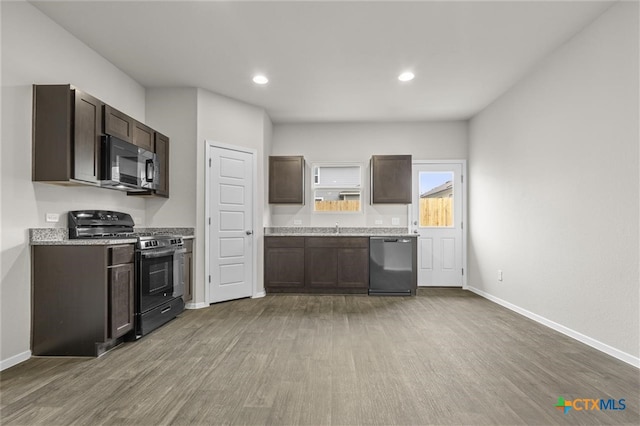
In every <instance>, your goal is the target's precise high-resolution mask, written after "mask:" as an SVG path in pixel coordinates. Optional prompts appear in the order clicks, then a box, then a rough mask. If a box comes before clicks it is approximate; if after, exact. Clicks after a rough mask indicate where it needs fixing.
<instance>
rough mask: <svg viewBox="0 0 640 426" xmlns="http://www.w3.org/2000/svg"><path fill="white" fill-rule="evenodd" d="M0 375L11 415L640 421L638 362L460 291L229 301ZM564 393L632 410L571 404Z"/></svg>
mask: <svg viewBox="0 0 640 426" xmlns="http://www.w3.org/2000/svg"><path fill="white" fill-rule="evenodd" d="M0 386H1V387H0V391H1V404H0V410H1V411H0V416H1V417H0V420H1V423H2V424H5V425H31V424H44V425H71V424H74V425H98V424H105V425H116V424H120V425H137V424H140V425H162V424H176V425H216V424H246V425H263V424H268V425H352V424H353V425H356V424H366V425H426V424H438V425H446V424H472V425H478V424H504V425H512V424H638V423H639V422H640V413H639V411H638V407H639V402H640V401H639V399H640V377H639V371H638V370H637V369H636V368H634V367H632V366H629V365H627V364H625V363H623V362H621V361H618V360H616V359H614V358H611V357H609V356H607V355H605V354H603V353H601V352H598V351H596V350H595V349H592V348H590V347H587V346H585V345H583V344H581V343H579V342H576V341H574V340H572V339H570V338H568V337H565V336H563V335H561V334H558V333H556V332H554V331H552V330H550V329H548V328H546V327H543V326H541V325H538V324H537V323H534V322H532V321H530V320H528V319H527V318H524V317H522V316H519V315H518V314H515V313H513V312H511V311H509V310H506V309H504V308H502V307H500V306H498V305H496V304H493V303H491V302H489V301H487V300H485V299H483V298H481V297H478V296H476V295H474V294H472V293H470V292H466V291H462V290H459V289H421V290H420V291H419V295H418V296H417V297H413V298H401V297H396V298H394V297H367V296H312V295H300V296H297V295H277V296H267V297H265V298H262V299H256V300H250V299H244V300H237V301H233V302H226V303H221V304H217V305H212V306H211V307H209V308H206V309H200V310H193V311H186V312H185V313H184V314H182V315H181V316H180V318H178V319H176V320H174V321H172V322H170V323H169V324H167V325H166V326H165V327H163V328H161V329H159V330H156V331H155V332H153V333H152V334H150V335H149V336H147V337H145V338H143V339H141V340H139V341H138V342H134V343H126V344H124V345H122V346H120V347H118V348H116V349H115V350H113V351H111V352H109V353H108V354H106V355H105V356H103V357H101V358H98V359H86V358H32V359H30V360H29V361H27V362H24V363H22V364H20V365H17V366H15V367H13V368H10V369H8V370H5V371H3V372H2V375H1V379H0ZM560 396H562V397H564V398H565V399H567V400H572V399H576V398H589V399H597V398H605V399H608V398H613V399H616V400H618V399H621V398H624V399H625V400H626V409H625V410H622V411H611V410H606V411H604V410H603V411H576V410H571V411H569V412H568V413H567V414H563V413H562V412H561V411H558V410H556V409H555V408H554V405H555V404H556V402H557V399H558V397H560Z"/></svg>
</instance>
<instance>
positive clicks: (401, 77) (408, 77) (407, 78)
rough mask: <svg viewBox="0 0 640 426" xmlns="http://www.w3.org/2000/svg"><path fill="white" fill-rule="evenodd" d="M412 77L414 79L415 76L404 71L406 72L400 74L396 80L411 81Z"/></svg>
mask: <svg viewBox="0 0 640 426" xmlns="http://www.w3.org/2000/svg"><path fill="white" fill-rule="evenodd" d="M413 77H415V75H413V73H412V72H411V71H406V72H403V73H402V74H400V75H399V76H398V80H400V81H411V80H413Z"/></svg>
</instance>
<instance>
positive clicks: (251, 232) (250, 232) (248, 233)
mask: <svg viewBox="0 0 640 426" xmlns="http://www.w3.org/2000/svg"><path fill="white" fill-rule="evenodd" d="M245 233H246V234H247V235H251V234H253V231H245Z"/></svg>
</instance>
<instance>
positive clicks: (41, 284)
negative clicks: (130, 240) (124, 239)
mask: <svg viewBox="0 0 640 426" xmlns="http://www.w3.org/2000/svg"><path fill="white" fill-rule="evenodd" d="M133 262H134V246H133V244H120V245H107V246H104V245H96V246H93V245H57V246H56V245H51V246H48V245H47V246H33V247H32V261H31V266H32V286H33V293H32V294H33V299H32V300H33V306H32V339H31V349H32V352H33V355H64V356H99V355H101V354H102V353H104V352H105V351H107V350H109V349H111V348H112V347H114V346H115V345H117V344H118V343H120V342H122V340H123V336H124V335H125V334H127V333H128V332H129V331H130V330H132V329H133V321H134V319H133V318H134V283H135V279H134V273H135V272H134V270H135V268H134V263H133Z"/></svg>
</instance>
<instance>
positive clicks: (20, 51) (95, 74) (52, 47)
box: [0, 2, 145, 368]
mask: <svg viewBox="0 0 640 426" xmlns="http://www.w3.org/2000/svg"><path fill="white" fill-rule="evenodd" d="M34 83H38V84H47V83H50V84H62V83H71V84H73V85H75V86H76V87H78V88H79V89H81V90H83V91H86V92H88V93H90V94H92V95H93V96H95V97H97V98H99V99H101V100H103V101H105V102H107V103H109V104H110V105H113V106H114V107H116V108H118V109H120V110H122V111H123V112H126V113H127V114H129V115H131V116H133V117H135V118H137V119H139V120H142V121H143V120H144V118H145V92H144V88H142V87H141V86H140V85H139V84H137V83H136V82H135V81H134V80H132V79H131V78H129V77H127V76H126V75H125V74H124V73H122V72H121V71H120V70H118V69H117V68H116V67H115V66H113V65H112V64H110V63H109V62H107V61H106V60H105V59H104V58H103V57H101V56H100V55H98V54H97V53H95V52H94V51H92V50H91V49H89V47H87V46H86V45H84V44H83V43H81V42H80V41H78V40H77V39H76V38H74V37H73V36H71V35H70V34H69V33H68V32H66V31H65V30H63V29H62V28H60V27H59V26H58V25H57V24H55V23H54V22H53V21H51V20H50V19H49V18H47V17H45V16H44V15H43V14H42V13H40V12H39V11H38V10H37V9H35V8H34V7H33V6H31V5H30V4H28V3H26V2H3V3H2V132H1V134H2V144H1V152H2V155H1V159H2V171H1V172H0V174H1V176H2V178H1V182H2V195H1V199H2V206H1V210H2V215H1V217H2V236H1V237H0V238H1V243H0V250H1V256H2V259H1V265H2V271H1V273H2V284H1V294H0V303H1V308H2V312H1V314H0V315H1V320H2V324H1V326H0V327H1V329H0V336H1V348H0V360H1V361H0V368H6V367H8V366H10V365H13V364H14V363H16V362H19V361H21V360H23V359H25V357H28V356H29V349H30V332H31V330H30V327H31V309H30V304H31V296H30V287H31V273H30V249H29V245H28V232H27V229H28V228H37V227H47V226H60V227H66V216H65V215H66V213H67V211H69V210H74V209H88V208H97V209H113V210H121V211H125V212H128V213H130V214H132V216H134V217H136V218H139V219H140V220H141V221H142V222H144V218H145V201H144V200H143V199H138V198H132V197H127V196H126V194H124V193H122V192H117V191H111V190H107V189H99V188H94V187H61V186H54V185H49V184H41V183H34V182H31V118H32V113H31V108H32V92H31V85H32V84H34ZM45 213H58V214H60V217H61V221H60V222H59V223H57V224H49V223H46V222H45V220H44V218H45Z"/></svg>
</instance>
